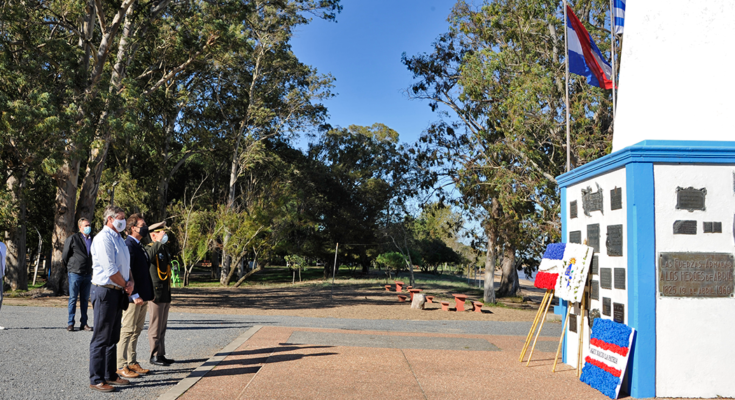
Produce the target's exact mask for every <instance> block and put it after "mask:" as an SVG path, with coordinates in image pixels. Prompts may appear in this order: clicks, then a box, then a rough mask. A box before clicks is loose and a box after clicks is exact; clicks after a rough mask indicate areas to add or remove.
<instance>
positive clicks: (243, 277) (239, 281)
mask: <svg viewBox="0 0 735 400" xmlns="http://www.w3.org/2000/svg"><path fill="white" fill-rule="evenodd" d="M253 262H255V261H253ZM255 264H256V267H255V268H253V269H252V270H250V272H248V273H247V274H245V275H243V276H242V278H240V279H239V280H238V281H237V282H235V284H234V285H233V286H234V287H240V285H242V283H243V282H245V281H246V280H247V279H248V278H250V277H251V276H253V274H255V273H256V272H260V271H262V270H263V269H265V267H267V266H268V265H267V264H266V265H264V266H261V265H260V264H259V263H257V262H255Z"/></svg>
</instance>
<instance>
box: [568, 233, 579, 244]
mask: <svg viewBox="0 0 735 400" xmlns="http://www.w3.org/2000/svg"><path fill="white" fill-rule="evenodd" d="M569 243H577V244H582V231H571V232H569Z"/></svg>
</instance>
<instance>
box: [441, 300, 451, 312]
mask: <svg viewBox="0 0 735 400" xmlns="http://www.w3.org/2000/svg"><path fill="white" fill-rule="evenodd" d="M442 311H449V302H448V301H442Z"/></svg>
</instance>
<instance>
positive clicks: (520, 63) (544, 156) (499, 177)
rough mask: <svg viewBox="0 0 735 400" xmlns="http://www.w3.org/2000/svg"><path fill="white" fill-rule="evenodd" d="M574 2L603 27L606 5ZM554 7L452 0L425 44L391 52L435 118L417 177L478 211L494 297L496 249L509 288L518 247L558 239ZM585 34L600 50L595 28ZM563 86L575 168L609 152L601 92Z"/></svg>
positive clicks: (559, 102)
mask: <svg viewBox="0 0 735 400" xmlns="http://www.w3.org/2000/svg"><path fill="white" fill-rule="evenodd" d="M575 7H576V8H577V9H579V10H580V11H581V12H580V14H581V16H583V17H584V18H585V20H588V21H593V22H595V23H597V25H593V26H598V25H603V24H600V21H604V17H605V15H606V10H607V3H604V2H598V1H586V0H580V1H578V2H576V4H575ZM562 15H563V14H562V10H561V4H560V3H558V2H556V1H550V0H548V1H547V0H498V1H485V2H483V3H482V6H480V7H479V8H477V9H476V8H473V7H472V6H470V5H468V4H467V3H466V2H464V1H459V2H458V3H457V4H456V5H455V7H454V9H453V11H452V14H451V15H450V17H449V21H450V30H449V32H448V33H446V34H444V35H442V36H440V37H439V39H438V40H437V41H436V42H435V44H434V51H433V52H432V53H431V54H422V55H418V56H413V57H406V56H404V59H403V61H404V64H405V65H406V66H407V68H408V69H409V70H410V71H411V72H413V74H414V77H415V78H416V82H415V83H413V84H412V85H411V86H410V87H409V89H408V93H409V96H411V97H412V98H417V99H422V100H428V101H429V105H430V107H432V109H433V110H435V111H439V112H440V114H441V115H442V117H443V118H442V120H441V121H438V122H437V123H434V124H433V125H432V126H431V127H430V128H429V129H428V130H427V131H426V132H425V133H424V134H423V135H422V137H421V143H420V144H419V145H418V146H417V150H418V151H419V155H418V156H417V159H418V161H419V164H420V165H422V166H423V168H425V169H426V170H427V171H431V173H430V174H428V176H429V177H430V178H431V179H429V180H428V181H426V182H425V185H426V187H427V188H428V187H434V188H436V187H442V188H444V189H445V192H448V191H452V190H456V192H455V194H456V196H454V197H453V199H454V201H455V202H456V204H458V205H460V206H462V207H463V208H464V209H465V210H467V211H468V212H469V213H471V214H474V215H475V217H479V218H480V219H481V221H482V222H481V224H482V228H483V230H484V237H485V239H486V241H487V245H486V251H487V256H486V264H485V300H486V301H494V297H495V293H494V291H493V285H492V282H493V280H494V271H495V267H496V263H497V259H498V258H499V255H500V254H502V260H503V261H502V263H501V264H502V265H501V269H502V277H501V286H500V289H499V291H498V295H501V296H503V295H513V294H515V291H516V289H517V288H518V281H517V279H518V278H517V269H518V268H519V267H520V265H519V264H520V262H519V261H518V257H517V256H518V254H519V251H520V250H522V249H525V248H533V249H538V248H540V247H541V246H540V243H543V242H549V241H552V240H556V239H558V237H559V230H560V222H559V217H558V213H559V196H558V192H557V187H556V179H555V176H556V175H559V174H561V173H563V172H564V161H565V160H564V153H565V151H564V150H565V146H566V145H567V144H566V143H565V141H564V136H565V135H564V126H565V122H564V112H565V111H564V37H563V34H562V32H563V21H562ZM591 34H592V35H593V37H594V38H595V39H597V43H598V44H601V46H600V47H601V48H603V50H604V49H605V46H604V45H603V43H604V40H603V39H602V37H604V35H605V32H604V31H603V30H602V29H592V30H591ZM570 95H571V103H572V105H573V106H572V108H571V109H570V111H571V115H572V126H573V131H574V141H573V143H571V144H569V145H571V146H572V148H571V150H572V155H573V164H574V165H575V166H579V165H582V164H583V163H585V162H587V161H590V160H593V159H595V158H597V157H599V156H601V155H604V154H606V153H607V152H608V151H609V147H610V142H611V127H612V115H611V114H612V113H611V111H612V110H611V102H610V100H611V99H610V95H609V93H607V92H605V91H603V90H600V89H597V88H592V87H590V86H588V85H587V84H586V83H585V81H584V80H583V79H578V78H574V79H573V80H572V82H571V86H570ZM524 262H526V263H531V264H532V265H533V263H537V262H538V259H537V258H525V259H524ZM532 265H531V266H532Z"/></svg>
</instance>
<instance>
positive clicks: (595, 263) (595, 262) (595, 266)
mask: <svg viewBox="0 0 735 400" xmlns="http://www.w3.org/2000/svg"><path fill="white" fill-rule="evenodd" d="M599 261H600V259H599V258H598V257H597V254H595V255H594V256H592V264H590V274H592V275H597V274H599V273H600V272H599V269H600V262H599Z"/></svg>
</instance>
